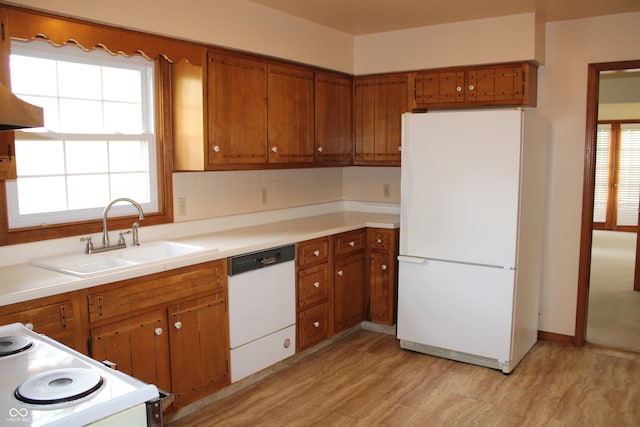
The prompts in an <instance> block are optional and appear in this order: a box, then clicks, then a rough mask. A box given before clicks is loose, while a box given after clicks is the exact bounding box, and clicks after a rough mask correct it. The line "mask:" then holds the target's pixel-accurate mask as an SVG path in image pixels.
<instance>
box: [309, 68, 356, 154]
mask: <svg viewBox="0 0 640 427" xmlns="http://www.w3.org/2000/svg"><path fill="white" fill-rule="evenodd" d="M352 155H353V78H352V77H349V76H343V75H340V74H330V73H320V72H317V73H316V74H315V162H316V163H323V164H327V163H329V164H332V165H350V164H351V163H352Z"/></svg>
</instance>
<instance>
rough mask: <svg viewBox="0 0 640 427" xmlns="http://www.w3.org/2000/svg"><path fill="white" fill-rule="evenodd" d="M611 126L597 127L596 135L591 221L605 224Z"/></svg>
mask: <svg viewBox="0 0 640 427" xmlns="http://www.w3.org/2000/svg"><path fill="white" fill-rule="evenodd" d="M610 135H611V125H608V124H606V125H604V124H603V125H598V131H597V134H596V184H595V191H594V199H593V221H594V222H606V219H607V197H608V194H609V147H610V145H611V144H610V138H611V136H610Z"/></svg>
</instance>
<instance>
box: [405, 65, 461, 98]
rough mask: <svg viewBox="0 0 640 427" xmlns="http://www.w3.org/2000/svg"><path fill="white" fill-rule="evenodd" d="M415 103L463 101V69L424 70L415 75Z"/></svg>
mask: <svg viewBox="0 0 640 427" xmlns="http://www.w3.org/2000/svg"><path fill="white" fill-rule="evenodd" d="M414 84H415V99H416V103H417V104H451V103H454V104H455V103H458V102H464V71H449V72H437V71H431V72H429V71H424V72H419V73H416V76H415V81H414Z"/></svg>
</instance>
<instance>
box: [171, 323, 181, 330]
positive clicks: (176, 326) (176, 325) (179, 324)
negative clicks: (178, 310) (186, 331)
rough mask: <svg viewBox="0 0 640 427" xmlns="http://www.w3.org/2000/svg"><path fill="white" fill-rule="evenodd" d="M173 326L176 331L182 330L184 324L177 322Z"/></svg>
mask: <svg viewBox="0 0 640 427" xmlns="http://www.w3.org/2000/svg"><path fill="white" fill-rule="evenodd" d="M173 326H174V327H175V328H176V329H180V328H182V322H176V323H174V324H173Z"/></svg>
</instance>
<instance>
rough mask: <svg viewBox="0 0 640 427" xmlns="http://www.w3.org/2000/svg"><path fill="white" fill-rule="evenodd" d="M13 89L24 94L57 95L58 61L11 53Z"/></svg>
mask: <svg viewBox="0 0 640 427" xmlns="http://www.w3.org/2000/svg"><path fill="white" fill-rule="evenodd" d="M9 64H10V67H11V90H12V91H13V92H14V93H20V94H24V95H46V96H57V94H58V80H57V73H56V62H55V61H54V60H51V59H45V58H30V57H27V56H20V55H11V61H10V63H9Z"/></svg>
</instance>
